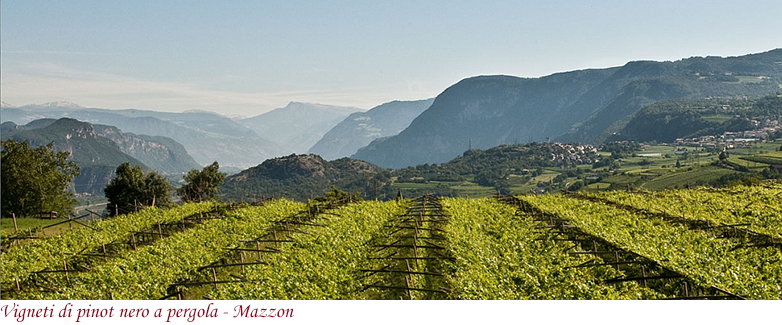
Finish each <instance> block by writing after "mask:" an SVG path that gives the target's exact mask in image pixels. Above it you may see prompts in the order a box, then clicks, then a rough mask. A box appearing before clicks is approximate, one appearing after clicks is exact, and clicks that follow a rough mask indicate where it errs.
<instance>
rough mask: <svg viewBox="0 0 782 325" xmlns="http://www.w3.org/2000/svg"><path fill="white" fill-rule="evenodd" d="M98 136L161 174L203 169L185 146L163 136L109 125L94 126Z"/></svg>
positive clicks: (175, 173)
mask: <svg viewBox="0 0 782 325" xmlns="http://www.w3.org/2000/svg"><path fill="white" fill-rule="evenodd" d="M93 127H94V128H95V132H96V134H97V135H98V136H101V137H104V138H108V139H110V140H112V141H114V143H116V144H117V145H118V146H119V149H120V150H121V151H122V152H124V153H126V154H128V155H129V156H131V157H133V158H136V159H138V160H139V161H141V162H143V163H144V164H145V165H147V166H148V167H149V168H152V169H154V170H156V171H158V172H159V173H161V174H168V175H177V174H182V173H186V172H188V171H190V170H191V169H201V165H199V164H198V163H197V162H196V161H195V160H194V159H193V157H191V156H190V155H189V154H188V153H187V150H186V149H185V147H184V146H182V145H181V144H179V143H178V142H176V141H174V139H171V138H168V137H162V136H148V135H143V134H139V135H136V134H133V133H125V132H122V130H120V129H118V128H116V127H113V126H108V125H100V124H96V125H93Z"/></svg>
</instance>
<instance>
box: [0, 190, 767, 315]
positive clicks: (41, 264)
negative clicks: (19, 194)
mask: <svg viewBox="0 0 782 325" xmlns="http://www.w3.org/2000/svg"><path fill="white" fill-rule="evenodd" d="M38 231H39V229H22V230H18V231H14V232H3V239H2V241H3V250H2V255H1V256H0V263H2V264H1V265H0V266H2V281H1V282H0V284H1V285H2V288H0V290H1V291H2V298H3V299H41V300H43V299H46V300H48V299H141V300H151V299H353V300H355V299H404V300H408V299H412V300H415V299H438V300H440V299H782V186H780V185H768V184H767V185H765V186H755V187H741V186H739V187H732V188H729V189H706V188H701V189H692V190H673V191H664V192H637V193H631V192H599V193H592V192H578V193H570V194H564V195H537V196H534V195H521V196H515V197H512V196H501V197H494V198H482V199H463V198H438V197H434V196H428V195H425V196H422V197H418V198H415V199H411V200H401V199H400V200H396V201H387V202H378V201H360V200H359V201H356V200H355V199H353V198H350V197H346V198H339V199H337V198H331V199H329V200H325V199H323V200H311V201H309V202H308V203H298V202H293V201H289V200H285V199H280V200H273V201H266V202H263V203H261V204H256V205H248V204H243V205H236V204H224V203H214V202H207V203H197V204H196V203H190V204H185V205H182V206H178V207H175V208H172V209H168V210H161V209H156V208H149V209H144V210H141V211H139V212H136V213H132V214H128V215H121V216H117V217H112V218H106V219H102V220H95V221H86V220H83V221H82V222H80V225H79V226H77V227H72V228H69V229H65V230H63V231H61V232H59V233H57V234H54V235H48V236H47V235H44V234H43V233H39V232H38Z"/></svg>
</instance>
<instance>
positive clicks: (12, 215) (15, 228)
mask: <svg viewBox="0 0 782 325" xmlns="http://www.w3.org/2000/svg"><path fill="white" fill-rule="evenodd" d="M11 217H12V218H14V231H19V227H17V226H16V213H13V212H11Z"/></svg>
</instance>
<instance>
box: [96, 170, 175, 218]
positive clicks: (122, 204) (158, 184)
mask: <svg viewBox="0 0 782 325" xmlns="http://www.w3.org/2000/svg"><path fill="white" fill-rule="evenodd" d="M116 173H117V177H115V178H114V179H112V180H111V182H109V184H108V185H106V188H105V189H104V190H103V191H104V193H105V194H106V198H107V199H109V204H108V209H107V210H108V211H109V215H116V214H118V213H119V214H123V213H129V212H132V211H134V210H135V209H136V207H137V206H138V205H141V206H151V205H153V204H154V205H155V206H157V207H164V208H165V207H169V206H171V205H172V204H173V202H172V200H171V193H170V192H171V185H169V184H168V181H166V179H165V178H163V176H160V175H158V174H157V173H155V172H149V174H146V175H144V171H143V170H142V169H141V167H139V166H133V167H131V166H130V163H127V162H126V163H123V164H122V165H119V167H117V171H116Z"/></svg>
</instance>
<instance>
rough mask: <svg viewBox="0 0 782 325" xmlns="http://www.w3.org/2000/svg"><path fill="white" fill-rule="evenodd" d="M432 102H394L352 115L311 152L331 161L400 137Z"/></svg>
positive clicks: (330, 131) (322, 139)
mask: <svg viewBox="0 0 782 325" xmlns="http://www.w3.org/2000/svg"><path fill="white" fill-rule="evenodd" d="M433 102H434V98H432V99H426V100H417V101H393V102H389V103H385V104H382V105H380V106H376V107H374V108H372V109H370V110H368V111H366V112H357V113H353V114H350V115H349V116H348V117H347V118H345V119H344V120H343V121H342V122H339V124H337V125H336V126H334V127H333V128H332V129H331V130H329V132H327V133H326V134H325V135H324V136H323V138H321V139H320V140H319V141H318V142H317V143H315V145H314V146H312V148H310V150H309V152H310V153H314V154H317V155H320V156H321V157H323V158H324V159H328V160H333V159H337V158H341V157H349V156H351V155H353V154H355V153H356V151H358V149H360V148H361V147H364V146H366V145H368V144H369V143H370V142H372V140H374V139H377V138H381V137H389V136H392V135H397V134H399V132H402V130H404V129H405V128H406V127H407V126H408V125H410V122H412V121H413V119H414V118H416V116H418V115H419V114H421V112H423V111H424V110H426V109H427V108H429V106H432V103H433Z"/></svg>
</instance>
